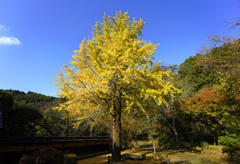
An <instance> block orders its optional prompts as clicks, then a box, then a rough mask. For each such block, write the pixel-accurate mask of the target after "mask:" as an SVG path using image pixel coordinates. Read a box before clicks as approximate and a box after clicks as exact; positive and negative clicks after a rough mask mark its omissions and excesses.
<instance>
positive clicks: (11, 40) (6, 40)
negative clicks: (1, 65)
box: [0, 36, 21, 45]
mask: <svg viewBox="0 0 240 164" xmlns="http://www.w3.org/2000/svg"><path fill="white" fill-rule="evenodd" d="M20 44H21V43H20V41H19V40H18V39H17V38H15V37H12V36H10V37H5V36H3V37H0V45H20Z"/></svg>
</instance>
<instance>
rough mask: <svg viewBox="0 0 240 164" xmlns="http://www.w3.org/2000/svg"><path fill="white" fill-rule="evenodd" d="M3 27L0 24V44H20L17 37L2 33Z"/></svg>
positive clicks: (3, 31)
mask: <svg viewBox="0 0 240 164" xmlns="http://www.w3.org/2000/svg"><path fill="white" fill-rule="evenodd" d="M5 29H6V28H5V27H4V26H3V25H0V45H20V44H21V42H20V41H19V39H18V38H15V37H13V36H5V35H4V33H5Z"/></svg>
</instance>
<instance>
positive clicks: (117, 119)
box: [111, 106, 121, 162]
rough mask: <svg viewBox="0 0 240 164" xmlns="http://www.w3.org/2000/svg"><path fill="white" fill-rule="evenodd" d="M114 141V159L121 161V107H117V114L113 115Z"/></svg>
mask: <svg viewBox="0 0 240 164" xmlns="http://www.w3.org/2000/svg"><path fill="white" fill-rule="evenodd" d="M112 121H113V122H112V128H113V143H112V159H111V160H112V161H113V162H120V161H121V108H119V106H118V107H117V108H116V109H115V115H113V116H112Z"/></svg>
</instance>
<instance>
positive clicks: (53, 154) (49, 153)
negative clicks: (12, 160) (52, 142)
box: [20, 148, 64, 164]
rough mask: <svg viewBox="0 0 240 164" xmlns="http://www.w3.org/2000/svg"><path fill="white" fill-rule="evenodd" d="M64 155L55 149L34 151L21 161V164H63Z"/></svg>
mask: <svg viewBox="0 0 240 164" xmlns="http://www.w3.org/2000/svg"><path fill="white" fill-rule="evenodd" d="M63 160H64V157H63V153H62V152H61V151H60V150H57V149H53V148H44V149H40V150H37V151H34V152H32V153H30V154H28V155H26V156H24V157H23V158H22V159H21V163H20V164H33V163H34V164H35V163H36V164H49V163H51V164H63Z"/></svg>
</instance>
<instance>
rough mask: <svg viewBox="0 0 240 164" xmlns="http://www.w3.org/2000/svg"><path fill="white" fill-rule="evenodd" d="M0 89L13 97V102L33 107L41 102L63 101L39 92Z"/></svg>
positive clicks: (56, 102) (54, 102)
mask: <svg viewBox="0 0 240 164" xmlns="http://www.w3.org/2000/svg"><path fill="white" fill-rule="evenodd" d="M0 91H6V92H8V93H9V94H11V96H12V97H13V100H14V103H17V104H19V103H20V104H31V105H33V106H35V107H37V106H41V105H43V104H58V103H59V102H61V101H63V99H61V98H58V97H53V96H46V95H43V94H40V93H35V92H31V91H28V92H27V93H25V92H23V91H19V90H11V89H9V90H4V89H0Z"/></svg>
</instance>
